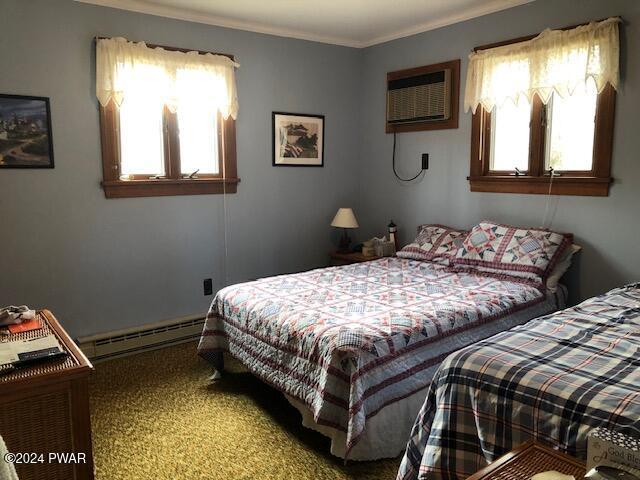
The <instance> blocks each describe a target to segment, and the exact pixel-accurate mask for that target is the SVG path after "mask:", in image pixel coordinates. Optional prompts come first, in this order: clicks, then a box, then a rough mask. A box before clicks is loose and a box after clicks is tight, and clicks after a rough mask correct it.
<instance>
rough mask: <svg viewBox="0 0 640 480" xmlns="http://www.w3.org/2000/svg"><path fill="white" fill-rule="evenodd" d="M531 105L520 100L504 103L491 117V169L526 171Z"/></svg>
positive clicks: (524, 99) (527, 167)
mask: <svg viewBox="0 0 640 480" xmlns="http://www.w3.org/2000/svg"><path fill="white" fill-rule="evenodd" d="M530 121H531V104H530V103H529V102H528V101H527V99H526V98H521V99H520V101H518V103H517V104H515V103H514V102H512V101H511V100H507V101H506V102H505V103H504V104H503V105H502V106H500V107H496V108H494V109H493V112H492V114H491V122H492V125H491V162H490V169H491V170H506V171H514V170H515V169H516V168H518V169H519V170H522V171H526V170H528V169H529V123H530Z"/></svg>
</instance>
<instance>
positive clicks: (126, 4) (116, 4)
mask: <svg viewBox="0 0 640 480" xmlns="http://www.w3.org/2000/svg"><path fill="white" fill-rule="evenodd" d="M75 1H76V2H80V3H88V4H92V5H99V6H102V7H110V8H117V9H120V10H128V11H131V12H137V13H144V14H147V15H155V16H159V17H166V18H174V19H176V20H184V21H187V22H195V23H203V24H206V25H214V26H217V27H225V28H233V29H236V30H245V31H249V32H255V33H264V34H267V35H275V36H278V37H288V38H297V39H300V40H309V41H312V42H320V43H329V44H332V45H340V46H344V47H352V48H366V47H370V46H373V45H377V44H380V43H384V42H389V41H391V40H396V39H398V38H404V37H408V36H411V35H415V34H418V33H422V32H427V31H429V30H435V29H437V28H442V27H446V26H448V25H452V24H454V23H459V22H464V21H466V20H470V19H472V18H476V17H481V16H483V15H488V14H490V13H495V12H498V11H500V10H506V9H508V8H512V7H517V6H519V5H524V4H526V3H531V2H533V1H535V0H493V1H491V2H489V3H485V4H484V5H479V6H478V7H476V8H472V9H467V11H466V12H464V13H461V14H457V15H450V16H447V17H442V18H439V19H438V20H434V21H428V22H424V23H421V24H419V25H416V26H414V27H410V28H406V29H402V30H399V31H397V32H394V33H391V34H388V35H384V36H381V37H376V38H372V39H368V40H363V41H359V40H354V39H351V38H342V37H334V36H324V35H316V34H313V33H309V32H304V31H302V30H296V29H289V28H284V27H271V26H269V25H266V24H262V23H255V22H247V21H243V20H234V19H229V18H225V17H219V16H216V15H210V14H207V13H200V12H194V11H188V10H184V9H180V8H178V7H167V6H164V5H154V4H151V3H148V2H145V1H141V0H75Z"/></svg>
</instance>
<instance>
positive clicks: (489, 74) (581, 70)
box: [464, 18, 620, 113]
mask: <svg viewBox="0 0 640 480" xmlns="http://www.w3.org/2000/svg"><path fill="white" fill-rule="evenodd" d="M619 22H620V19H619V18H609V19H607V20H603V21H601V22H592V23H590V24H588V25H583V26H580V27H576V28H572V29H570V30H549V29H547V30H545V31H544V32H542V33H541V34H540V35H538V36H537V37H535V38H533V39H531V40H527V41H524V42H518V43H513V44H510V45H504V46H501V47H496V48H491V49H487V50H480V51H477V52H474V53H472V54H471V55H470V56H469V68H468V71H467V84H466V88H465V94H464V109H465V111H469V110H473V112H474V113H475V111H476V108H477V107H478V105H482V106H483V107H484V108H485V109H486V110H489V111H490V110H492V109H493V107H494V106H495V105H502V103H503V102H504V101H505V100H506V99H512V100H513V101H514V102H517V101H518V100H519V98H520V97H526V98H527V99H528V100H529V101H531V99H532V97H533V95H534V94H536V93H537V94H538V95H539V96H540V98H541V99H542V101H543V102H544V103H546V102H547V101H548V100H549V98H550V97H551V95H552V93H553V92H554V91H555V92H557V93H558V94H559V95H560V96H562V97H565V96H567V95H570V94H571V93H572V92H573V91H574V90H575V89H576V88H578V87H580V86H584V84H585V82H586V81H587V80H588V79H593V81H594V82H595V85H596V87H597V90H598V93H600V92H601V91H602V89H603V88H604V87H605V85H606V84H607V83H610V84H611V85H612V86H613V88H615V89H617V88H618V82H619V57H620V45H619V39H618V23H619Z"/></svg>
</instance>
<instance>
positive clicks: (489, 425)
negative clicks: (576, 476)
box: [398, 284, 640, 480]
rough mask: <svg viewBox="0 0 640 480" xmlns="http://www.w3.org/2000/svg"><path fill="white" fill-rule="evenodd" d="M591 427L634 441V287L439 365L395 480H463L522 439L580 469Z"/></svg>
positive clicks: (638, 414)
mask: <svg viewBox="0 0 640 480" xmlns="http://www.w3.org/2000/svg"><path fill="white" fill-rule="evenodd" d="M601 426H602V427H607V428H610V429H612V430H615V431H619V432H622V433H626V434H629V435H632V436H635V437H638V438H640V284H635V285H629V286H626V287H623V288H618V289H615V290H612V291H610V292H609V293H607V294H605V295H602V296H599V297H595V298H592V299H589V300H587V301H585V302H583V303H581V304H580V305H578V306H576V307H574V308H569V309H567V310H563V311H561V312H559V313H556V314H551V315H548V316H546V317H542V318H539V319H536V320H533V321H531V322H529V323H527V324H526V325H523V326H521V327H517V328H515V329H513V330H511V331H507V332H503V333H501V334H498V335H496V336H494V337H492V338H490V339H487V340H486V341H483V342H480V343H479V344H477V345H474V346H471V347H468V348H466V349H464V350H460V351H459V352H457V353H455V354H453V355H451V356H450V357H448V358H447V359H446V360H445V361H444V362H443V363H442V365H441V367H440V369H439V370H438V372H437V373H436V375H435V377H434V380H433V383H432V384H431V386H430V388H429V393H428V394H427V398H426V401H425V404H424V406H423V408H422V410H421V412H420V414H419V415H418V418H417V420H416V423H415V426H414V428H413V431H412V434H411V439H410V441H409V444H408V446H407V451H406V454H405V456H404V459H403V461H402V464H401V466H400V471H399V472H398V480H409V479H430V480H431V479H455V478H467V476H469V475H470V474H472V473H474V472H476V471H477V470H478V469H480V468H481V467H484V466H486V465H487V464H488V463H489V462H491V461H492V460H494V459H495V458H496V457H497V456H499V455H502V454H504V453H506V452H508V451H509V450H511V449H512V448H513V447H515V446H517V445H519V444H521V443H523V442H525V441H527V440H530V439H532V438H533V439H536V440H539V441H540V442H543V443H546V444H548V445H551V446H553V447H555V448H558V449H559V450H562V451H565V452H568V453H569V454H571V455H574V456H577V457H578V458H583V459H584V458H586V447H587V445H586V437H587V433H588V432H589V431H591V430H592V429H593V428H595V427H601Z"/></svg>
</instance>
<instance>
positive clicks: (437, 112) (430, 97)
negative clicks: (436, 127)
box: [387, 69, 451, 124]
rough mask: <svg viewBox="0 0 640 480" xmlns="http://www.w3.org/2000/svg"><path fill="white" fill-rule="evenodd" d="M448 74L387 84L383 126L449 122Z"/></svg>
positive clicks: (438, 73)
mask: <svg viewBox="0 0 640 480" xmlns="http://www.w3.org/2000/svg"><path fill="white" fill-rule="evenodd" d="M450 100H451V70H450V69H444V70H440V71H437V72H432V73H427V74H423V75H416V76H413V77H407V78H400V79H396V80H390V81H389V82H388V83H387V122H388V123H390V124H403V123H417V122H432V121H441V120H447V119H449V117H450V115H451V112H450V107H449V106H450V104H451V101H450Z"/></svg>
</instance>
